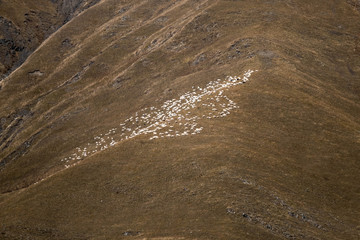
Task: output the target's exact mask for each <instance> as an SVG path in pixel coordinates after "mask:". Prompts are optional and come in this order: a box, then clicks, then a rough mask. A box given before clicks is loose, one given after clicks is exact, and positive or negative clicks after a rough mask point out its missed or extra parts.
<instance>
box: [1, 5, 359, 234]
mask: <svg viewBox="0 0 360 240" xmlns="http://www.w3.org/2000/svg"><path fill="white" fill-rule="evenodd" d="M334 9H336V11H335V12H334ZM320 10H321V11H320ZM159 17H161V18H159ZM359 22H360V21H359V16H358V14H357V13H354V11H353V10H352V9H351V7H350V6H349V5H348V4H346V3H345V2H341V3H339V2H338V1H335V0H334V1H319V2H316V3H315V2H314V1H292V3H289V4H283V3H282V2H279V1H267V2H263V1H178V2H172V1H113V0H106V1H102V2H101V3H99V4H97V5H95V6H94V7H92V8H90V9H88V10H87V11H85V12H83V13H82V14H81V15H79V16H78V17H76V18H74V19H73V20H72V21H71V22H69V23H68V24H66V25H65V26H63V27H62V28H61V29H59V30H58V31H57V32H56V33H55V34H53V35H52V36H51V37H50V38H49V39H47V40H46V41H45V42H44V43H43V44H42V45H41V47H40V48H38V49H37V51H36V52H35V53H34V54H32V55H31V56H30V58H29V59H28V60H27V61H26V62H25V64H23V65H22V66H21V68H19V69H17V70H16V71H15V72H13V73H12V74H11V75H10V76H9V78H7V79H6V80H4V82H3V83H2V84H3V85H2V89H1V90H0V94H1V95H2V97H1V98H0V106H1V107H0V116H1V117H4V118H2V119H3V120H2V124H3V126H4V128H3V129H4V130H3V133H2V135H1V137H2V139H5V140H4V143H2V144H1V145H0V147H1V151H0V159H7V162H6V164H5V166H0V168H1V170H0V191H1V192H2V194H1V195H0V219H1V220H0V226H1V228H0V234H2V235H0V238H4V239H12V238H15V239H16V238H20V239H21V238H26V237H28V238H33V239H119V238H135V239H182V238H183V239H239V238H241V239H284V238H288V239H292V238H297V239H356V238H357V236H358V235H359V229H358V226H357V225H358V223H357V219H359V214H358V212H359V207H360V206H359V203H358V195H357V192H358V190H359V189H358V184H357V183H358V182H359V180H360V179H359V175H358V172H359V166H358V163H357V161H358V159H359V145H358V139H359V134H358V129H359V127H360V123H359V120H358V117H357V115H358V113H359V110H360V109H359V104H358V103H359V89H360V85H359V81H358V78H359V73H360V68H359V66H360V62H359V58H358V53H357V52H354V51H353V46H354V37H353V36H356V34H358V29H359ZM66 39H68V40H66ZM64 41H65V43H66V44H63V43H64ZM247 69H258V70H259V72H256V73H254V75H253V76H252V78H251V80H250V82H248V83H247V84H245V85H242V86H238V87H236V88H232V89H231V90H229V91H228V93H227V94H228V96H229V98H230V99H232V100H234V102H236V103H237V104H238V106H239V107H240V108H239V109H237V110H236V111H234V112H232V113H231V114H230V115H229V116H228V117H226V118H222V119H212V120H208V119H202V120H199V124H200V125H201V126H204V130H203V131H202V132H201V134H198V135H194V136H184V137H178V138H171V139H156V140H152V141H150V140H149V138H148V137H143V136H139V137H136V138H133V139H131V140H129V141H124V142H122V143H119V144H118V145H116V146H115V147H113V148H110V149H108V150H106V151H103V152H100V153H97V154H95V155H92V156H91V157H88V158H85V159H84V160H83V161H81V162H79V164H77V165H76V166H74V167H71V168H69V169H66V170H64V164H63V163H62V162H61V161H60V160H61V159H62V158H63V157H65V156H68V155H69V154H71V153H72V152H73V151H74V149H75V147H77V146H84V145H86V144H87V143H89V142H90V141H92V140H93V138H94V136H97V135H98V134H100V133H104V132H107V131H108V130H109V129H111V128H113V127H116V126H118V125H119V124H120V123H121V122H123V121H124V120H125V119H126V118H128V117H130V116H132V115H134V114H135V112H136V111H139V110H140V109H143V108H145V107H151V106H155V107H160V106H161V104H162V103H163V102H165V101H166V100H169V99H174V98H175V99H176V98H178V97H179V96H181V95H182V94H184V93H185V92H188V91H190V90H191V87H192V86H200V87H204V86H205V85H206V83H208V82H210V81H212V80H216V79H217V78H222V79H223V78H224V77H225V76H226V75H237V74H242V73H243V72H244V71H245V70H247ZM34 70H38V71H41V72H43V73H44V74H43V75H41V76H40V75H39V76H34V75H29V74H28V73H30V72H34ZM24 109H30V111H31V113H32V114H28V115H25V114H20V113H23V111H21V110H24ZM19 119H21V120H22V121H21V123H20V124H18V126H17V127H16V128H14V130H13V131H12V132H11V134H9V136H8V137H6V138H5V133H6V132H8V131H9V130H10V126H12V125H14V124H15V123H16V121H18V120H19ZM29 139H32V141H31V144H27V145H29V146H28V147H24V146H27V145H26V144H25V145H24V143H26V142H27V143H29ZM6 143H8V144H7V145H8V146H6V147H5V145H6ZM13 152H14V153H19V154H18V155H16V154H13V155H11V154H12V153H13ZM9 156H10V157H9ZM49 176H51V177H49ZM44 178H46V180H45V181H42V182H40V183H38V184H34V183H35V182H37V181H39V180H41V179H44ZM19 189H21V190H19ZM6 192H7V193H6Z"/></svg>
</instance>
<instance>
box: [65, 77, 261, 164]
mask: <svg viewBox="0 0 360 240" xmlns="http://www.w3.org/2000/svg"><path fill="white" fill-rule="evenodd" d="M255 71H257V70H248V71H246V72H245V73H244V74H243V76H242V77H237V76H235V77H231V76H228V77H226V78H225V79H223V80H221V79H217V80H216V81H211V82H209V83H208V84H207V85H206V86H205V87H204V88H200V87H197V88H195V87H192V91H190V92H187V93H185V94H183V95H182V96H180V97H179V98H178V99H171V100H168V101H166V102H164V103H163V104H162V106H160V107H159V108H157V107H150V108H144V109H141V110H140V111H138V112H136V113H135V114H134V115H133V116H131V117H129V118H128V119H126V120H125V121H123V122H122V123H120V125H119V126H117V127H115V128H112V129H110V130H109V131H107V132H106V133H103V134H100V135H99V136H95V137H94V141H93V142H91V143H87V144H86V145H85V147H77V148H76V150H74V152H73V153H72V154H71V155H70V156H67V157H65V158H63V159H61V161H62V162H64V164H65V167H66V168H68V167H70V166H72V165H74V164H75V163H77V162H78V161H79V160H82V159H84V158H85V157H87V156H89V155H92V154H94V153H96V152H99V151H103V150H105V149H107V148H109V147H112V146H114V145H115V144H117V143H119V142H121V141H124V140H128V139H131V138H134V137H136V136H139V135H149V140H154V139H157V138H167V137H180V136H186V135H196V134H199V133H201V131H202V130H203V127H200V126H198V125H199V124H198V120H199V119H212V118H222V117H226V116H227V115H229V114H230V112H231V110H233V109H235V108H238V106H237V104H236V103H235V102H233V101H232V100H231V99H229V98H228V97H227V96H226V95H225V94H224V92H225V91H226V90H227V89H229V88H231V87H234V86H236V85H240V84H244V83H246V82H247V81H249V78H250V76H251V74H252V73H253V72H255Z"/></svg>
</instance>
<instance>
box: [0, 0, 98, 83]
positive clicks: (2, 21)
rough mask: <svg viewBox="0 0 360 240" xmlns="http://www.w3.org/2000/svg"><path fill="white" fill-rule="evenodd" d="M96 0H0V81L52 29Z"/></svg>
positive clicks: (19, 63) (50, 32) (20, 62)
mask: <svg viewBox="0 0 360 240" xmlns="http://www.w3.org/2000/svg"><path fill="white" fill-rule="evenodd" d="M97 2H99V0H53V1H50V0H41V1H35V0H28V1H20V0H2V1H0V81H1V79H3V78H4V77H6V76H7V75H8V74H10V73H11V71H13V70H14V69H16V68H17V67H18V66H20V65H21V64H22V63H23V62H24V61H25V60H26V58H27V57H28V56H29V55H30V54H31V53H32V52H33V51H34V50H35V49H36V48H37V47H38V46H39V45H40V44H41V43H42V42H43V41H44V40H45V39H46V38H47V37H48V36H49V35H50V34H52V33H53V32H55V31H56V30H57V29H58V28H59V27H61V26H62V25H63V24H65V23H66V22H68V21H69V20H70V19H71V18H73V17H74V16H76V15H78V14H79V13H80V12H82V11H83V10H85V9H87V8H89V7H91V6H93V5H94V4H96V3H97Z"/></svg>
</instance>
